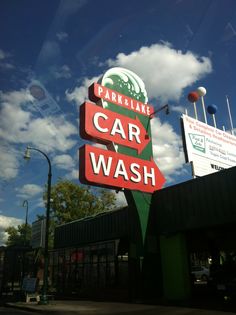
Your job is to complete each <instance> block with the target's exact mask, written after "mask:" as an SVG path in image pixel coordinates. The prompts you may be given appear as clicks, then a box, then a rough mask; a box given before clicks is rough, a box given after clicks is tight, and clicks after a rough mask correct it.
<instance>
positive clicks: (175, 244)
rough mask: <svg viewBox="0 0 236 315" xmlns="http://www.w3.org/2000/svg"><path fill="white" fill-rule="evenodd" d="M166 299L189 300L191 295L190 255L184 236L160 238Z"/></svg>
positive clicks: (179, 234) (176, 235)
mask: <svg viewBox="0 0 236 315" xmlns="http://www.w3.org/2000/svg"><path fill="white" fill-rule="evenodd" d="M160 251H161V264H162V274H163V290H164V298H165V299H167V300H175V301H176V300H179V301H180V300H187V299H188V298H189V297H190V294H191V281H190V273H189V264H188V253H187V248H186V240H185V236H184V234H181V233H178V234H175V235H171V236H161V237H160Z"/></svg>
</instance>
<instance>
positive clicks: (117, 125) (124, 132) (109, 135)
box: [80, 103, 150, 154]
mask: <svg viewBox="0 0 236 315" xmlns="http://www.w3.org/2000/svg"><path fill="white" fill-rule="evenodd" d="M80 135H81V137H82V138H85V139H88V140H95V141H98V142H100V143H106V141H107V142H114V143H116V144H120V145H124V146H126V147H130V148H132V149H136V150H137V151H138V154H140V153H141V152H142V150H143V149H144V148H145V147H146V145H147V144H148V143H149V142H150V138H149V137H147V131H146V129H145V128H144V126H143V125H142V123H141V122H140V121H139V119H138V118H137V117H136V119H132V118H129V117H127V116H124V115H121V114H118V113H115V112H112V111H110V110H108V109H104V108H101V107H99V106H97V105H93V104H91V103H84V104H83V105H81V106H80ZM104 140H105V142H104Z"/></svg>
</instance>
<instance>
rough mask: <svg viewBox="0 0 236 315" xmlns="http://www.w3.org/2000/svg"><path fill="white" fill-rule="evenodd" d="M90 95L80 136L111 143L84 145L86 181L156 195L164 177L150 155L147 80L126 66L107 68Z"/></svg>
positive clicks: (82, 170) (82, 174)
mask: <svg viewBox="0 0 236 315" xmlns="http://www.w3.org/2000/svg"><path fill="white" fill-rule="evenodd" d="M88 94H89V99H90V100H91V101H92V102H95V104H93V103H90V102H85V103H84V104H82V105H81V106H80V136H81V137H82V138H84V139H86V140H90V141H93V142H96V143H100V144H103V145H106V146H107V149H108V150H107V149H102V148H98V147H95V146H92V145H89V144H86V145H84V146H82V147H81V148H80V169H79V178H80V181H81V182H82V183H85V184H89V185H96V186H103V187H107V188H115V189H123V188H124V189H129V190H134V191H135V190H136V191H141V192H147V193H153V192H154V191H155V190H158V189H160V188H162V186H163V185H164V183H165V178H164V176H163V175H162V173H161V172H160V170H159V168H158V167H157V165H156V164H155V162H154V160H153V156H152V144H151V131H150V124H149V120H150V118H151V117H152V115H153V113H154V108H153V106H151V105H149V104H147V93H146V90H145V86H144V83H143V81H142V80H141V79H140V78H139V77H138V76H137V75H136V74H135V73H133V72H131V71H129V70H127V69H124V68H118V67H117V68H112V69H109V70H108V71H107V72H106V73H105V74H104V75H103V77H102V78H101V79H100V80H99V81H98V82H97V83H93V84H92V85H91V86H90V87H89V93H88Z"/></svg>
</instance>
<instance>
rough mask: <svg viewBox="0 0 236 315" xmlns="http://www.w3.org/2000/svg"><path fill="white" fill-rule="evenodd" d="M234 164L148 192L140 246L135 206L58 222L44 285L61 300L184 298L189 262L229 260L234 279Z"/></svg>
mask: <svg viewBox="0 0 236 315" xmlns="http://www.w3.org/2000/svg"><path fill="white" fill-rule="evenodd" d="M235 182H236V167H233V168H230V169H227V170H223V171H220V172H217V173H214V174H211V175H207V176H204V177H199V178H196V179H193V180H190V181H187V182H184V183H181V184H178V185H175V186H171V187H167V188H164V189H162V190H159V191H156V192H155V193H154V194H153V197H152V200H151V205H150V208H151V210H150V214H149V221H148V227H147V233H146V238H145V242H144V244H143V242H142V235H141V232H140V221H139V218H138V215H137V212H136V210H135V207H133V206H132V204H131V205H129V207H126V208H123V209H119V210H117V211H112V212H108V213H102V214H99V215H96V216H94V217H89V218H85V219H82V220H78V221H74V222H71V223H68V224H64V225H61V226H59V227H57V228H56V230H55V244H54V245H55V246H54V250H53V251H52V252H51V259H50V276H51V285H52V287H55V288H56V290H57V293H58V294H59V295H60V293H63V295H64V296H65V294H67V295H68V296H75V297H76V298H82V297H93V298H94V297H95V298H103V299H109V298H111V299H116V300H132V301H135V300H146V301H156V302H157V301H159V300H163V299H164V300H168V301H185V300H189V299H191V298H192V297H193V295H194V294H195V289H196V286H195V287H194V285H193V283H194V281H193V277H192V273H191V267H192V265H204V266H206V267H211V269H212V270H216V269H214V268H216V267H217V266H220V265H224V263H225V262H228V261H229V259H228V258H229V257H230V258H231V262H232V264H231V276H232V278H233V276H234V273H235V276H236V267H235V257H236V256H234V255H235V254H236V242H235V241H236V229H235V227H236V211H235V210H236V198H235V186H234V184H235Z"/></svg>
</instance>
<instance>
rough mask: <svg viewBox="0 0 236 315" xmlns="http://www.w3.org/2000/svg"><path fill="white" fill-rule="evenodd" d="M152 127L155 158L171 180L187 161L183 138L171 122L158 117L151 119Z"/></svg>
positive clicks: (168, 179)
mask: <svg viewBox="0 0 236 315" xmlns="http://www.w3.org/2000/svg"><path fill="white" fill-rule="evenodd" d="M154 126H155V127H154ZM151 127H152V144H153V157H154V160H155V162H156V164H157V166H158V167H159V169H160V170H161V171H162V172H163V174H164V175H165V177H166V179H167V181H169V182H170V181H171V180H172V176H174V175H177V174H179V173H180V172H181V169H182V167H183V165H184V163H185V161H184V155H183V152H182V149H181V148H182V139H181V137H180V136H179V135H178V134H177V133H176V132H175V131H174V130H173V128H172V126H171V125H170V124H169V123H164V124H162V123H161V122H160V120H159V119H158V118H153V119H152V120H151Z"/></svg>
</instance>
